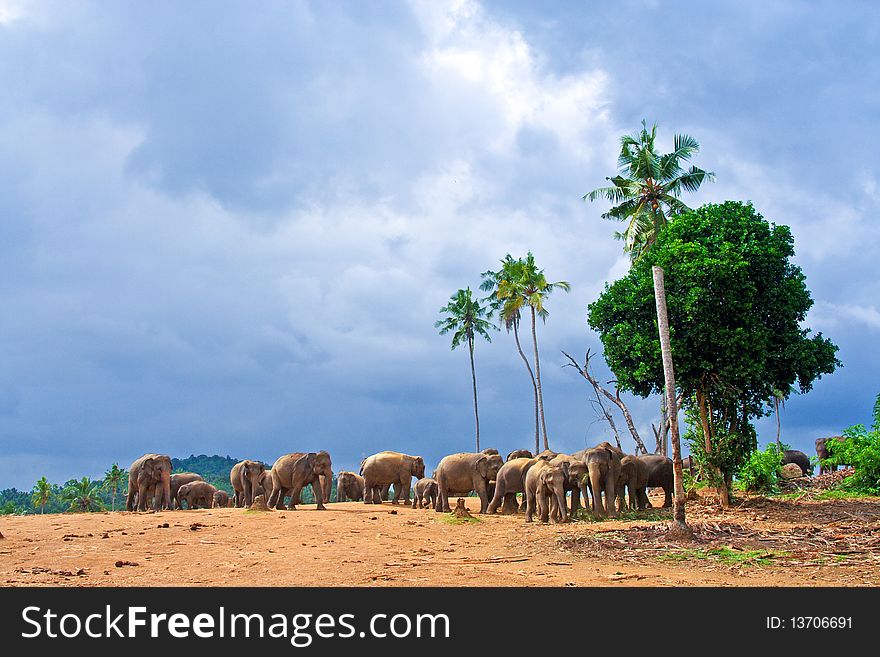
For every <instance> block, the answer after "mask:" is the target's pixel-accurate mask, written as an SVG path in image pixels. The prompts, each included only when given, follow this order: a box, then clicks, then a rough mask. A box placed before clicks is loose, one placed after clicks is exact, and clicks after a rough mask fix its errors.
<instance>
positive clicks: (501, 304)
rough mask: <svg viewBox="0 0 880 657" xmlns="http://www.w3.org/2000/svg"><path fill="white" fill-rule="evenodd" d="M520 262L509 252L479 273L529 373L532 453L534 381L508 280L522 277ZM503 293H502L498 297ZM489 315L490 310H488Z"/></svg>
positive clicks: (518, 303)
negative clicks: (497, 265)
mask: <svg viewBox="0 0 880 657" xmlns="http://www.w3.org/2000/svg"><path fill="white" fill-rule="evenodd" d="M523 266H524V261H523V260H522V259H521V258H520V259H518V260H514V258H513V256H511V255H510V254H509V253H508V254H507V255H506V256H505V257H504V259H503V260H502V261H501V269H499V270H498V271H491V270H489V271H485V272H483V274H482V278H483V282H482V283H481V284H480V289H482V290H484V291H486V292H491V294H490V295H489V296H488V297H486V300H487V301H488V302H489V304H490V305H491V307H492V312H498V314H499V316H500V318H501V321H503V322H504V328H506V329H507V332H508V333H510V332H511V330H512V331H513V339H514V341H515V342H516V350H517V352H518V353H519V357H520V358H522V361H523V363H525V366H526V371H527V372H528V373H529V380H530V381H531V382H532V393H533V395H534V400H535V453H538V452H540V451H541V448H540V433H539V431H540V429H539V421H540V420H539V417H540V416H539V413H538V385H537V383H536V382H535V373H534V372H533V371H532V365H531V363H529V359H528V357H527V356H526V355H525V353H524V352H523V349H522V345H521V344H520V341H519V323H520V320H521V319H522V307H523V305H524V303H525V301H524V299H523V297H522V295H521V294H518V293H515V292H514V290H515V286H514V285H512V284H511V281H514V280H519V279H520V278H521V277H522V269H523ZM502 295H503V296H502ZM490 316H491V313H490Z"/></svg>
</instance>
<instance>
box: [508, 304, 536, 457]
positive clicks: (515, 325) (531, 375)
mask: <svg viewBox="0 0 880 657" xmlns="http://www.w3.org/2000/svg"><path fill="white" fill-rule="evenodd" d="M513 339H514V340H515V341H516V350H517V351H518V352H519V355H520V358H522V360H523V362H524V363H525V364H526V369H527V370H528V371H529V378H530V379H531V380H532V392H533V393H534V395H535V454H537V453H538V452H540V451H541V449H540V447H541V442H540V434H539V428H538V386H537V384H536V383H535V374H534V373H533V372H532V366H531V365H530V364H529V359H528V358H526V355H525V353H524V352H523V350H522V345H520V342H519V320H518V319H517V320H515V321H514V322H513Z"/></svg>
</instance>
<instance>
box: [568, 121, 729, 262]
mask: <svg viewBox="0 0 880 657" xmlns="http://www.w3.org/2000/svg"><path fill="white" fill-rule="evenodd" d="M656 136H657V124H654V125H653V126H651V130H650V132H649V131H648V127H647V124H646V123H645V121H642V129H641V131H640V132H638V133H637V134H634V135H624V136H623V137H621V139H620V155H619V156H618V158H617V167H618V174H617V175H616V176H614V177H613V178H606V180H608V181H609V182H610V183H611V185H610V186H607V187H599V188H598V189H594V190H593V191H591V192H588V193H587V194H585V195H584V200H585V201H586V200H590V201H595V200H597V199H600V198H604V199H608V200H609V201H611V202H612V203H613V204H614V207H612V208H611V209H610V210H608V212H606V213H605V214H603V215H602V218H603V219H614V220H616V221H622V222H626V228H625V229H624V230H623V232H619V233H616V236H617V238H618V239H622V240H624V250H625V251H627V252H628V253H629V254H630V256H631V257H632V258H633V260H636V259H638V258H640V257H641V256H642V255H644V253H645V252H646V251H647V250H648V249H650V248H651V246H652V245H653V244H654V242H656V240H657V236H658V235H659V233H660V231H661V230H662V229H663V228H664V227H665V226H666V224H667V222H668V221H669V218H670V217H673V216H676V215H679V214H683V213H684V212H687V211H688V210H690V208H688V206H686V205H685V204H684V203H683V202H682V201H681V199H680V198H679V197H680V196H681V193H682V192H683V191H687V192H695V191H697V190H698V189H699V188H700V185H702V184H703V181H705V180H710V181H711V180H714V179H715V174H714V173H711V172H708V171H703V170H702V169H700V168H698V167H696V166H693V165H692V166H691V167H690V168H689V169H687V170H685V169H684V168H682V164H683V163H685V162H687V161H688V160H690V159H691V157H693V156H694V155H695V154H696V153H697V152H698V151H699V150H700V144H699V143H697V140H696V139H694V138H693V137H690V136H688V135H675V137H674V144H673V150H672V152H671V153H666V154H665V155H659V154H658V153H657V151H656V147H655V145H654V141H655V138H656Z"/></svg>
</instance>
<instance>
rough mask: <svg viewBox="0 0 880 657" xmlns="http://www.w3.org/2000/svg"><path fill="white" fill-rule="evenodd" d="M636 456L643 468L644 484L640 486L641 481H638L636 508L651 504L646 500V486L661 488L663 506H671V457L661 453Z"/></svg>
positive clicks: (673, 489) (672, 482)
mask: <svg viewBox="0 0 880 657" xmlns="http://www.w3.org/2000/svg"><path fill="white" fill-rule="evenodd" d="M637 458H638V460H639V462H640V463H641V464H642V465H643V466H644V468H645V475H644V476H645V485H644V486H641V481H640V482H639V483H640V487H639V489H638V492H637V495H636V497H637V502H638V508H639V509H644V508H648V507H650V506H651V503H650V502H649V501H648V492H647V489H648V488H662V489H663V492H664V494H665V496H664V499H663V508H667V507H670V506H672V496H673V495H674V491H675V484H674V475H673V471H672V459H671V458H669V457H668V456H663V455H662V454H642V455H641V456H638V457H637ZM640 476H641V475H640Z"/></svg>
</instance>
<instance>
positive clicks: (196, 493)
mask: <svg viewBox="0 0 880 657" xmlns="http://www.w3.org/2000/svg"><path fill="white" fill-rule="evenodd" d="M216 492H217V489H216V488H214V486H212V485H211V484H209V483H208V482H207V481H193V482H191V483H189V484H184V485H183V486H181V487H180V488H179V489H178V491H177V505H178V506H179V507H180V508H181V509H182V508H183V503H184V502H186V506H187V508H188V509H210V508H211V507H212V506H213V505H214V493H216Z"/></svg>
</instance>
